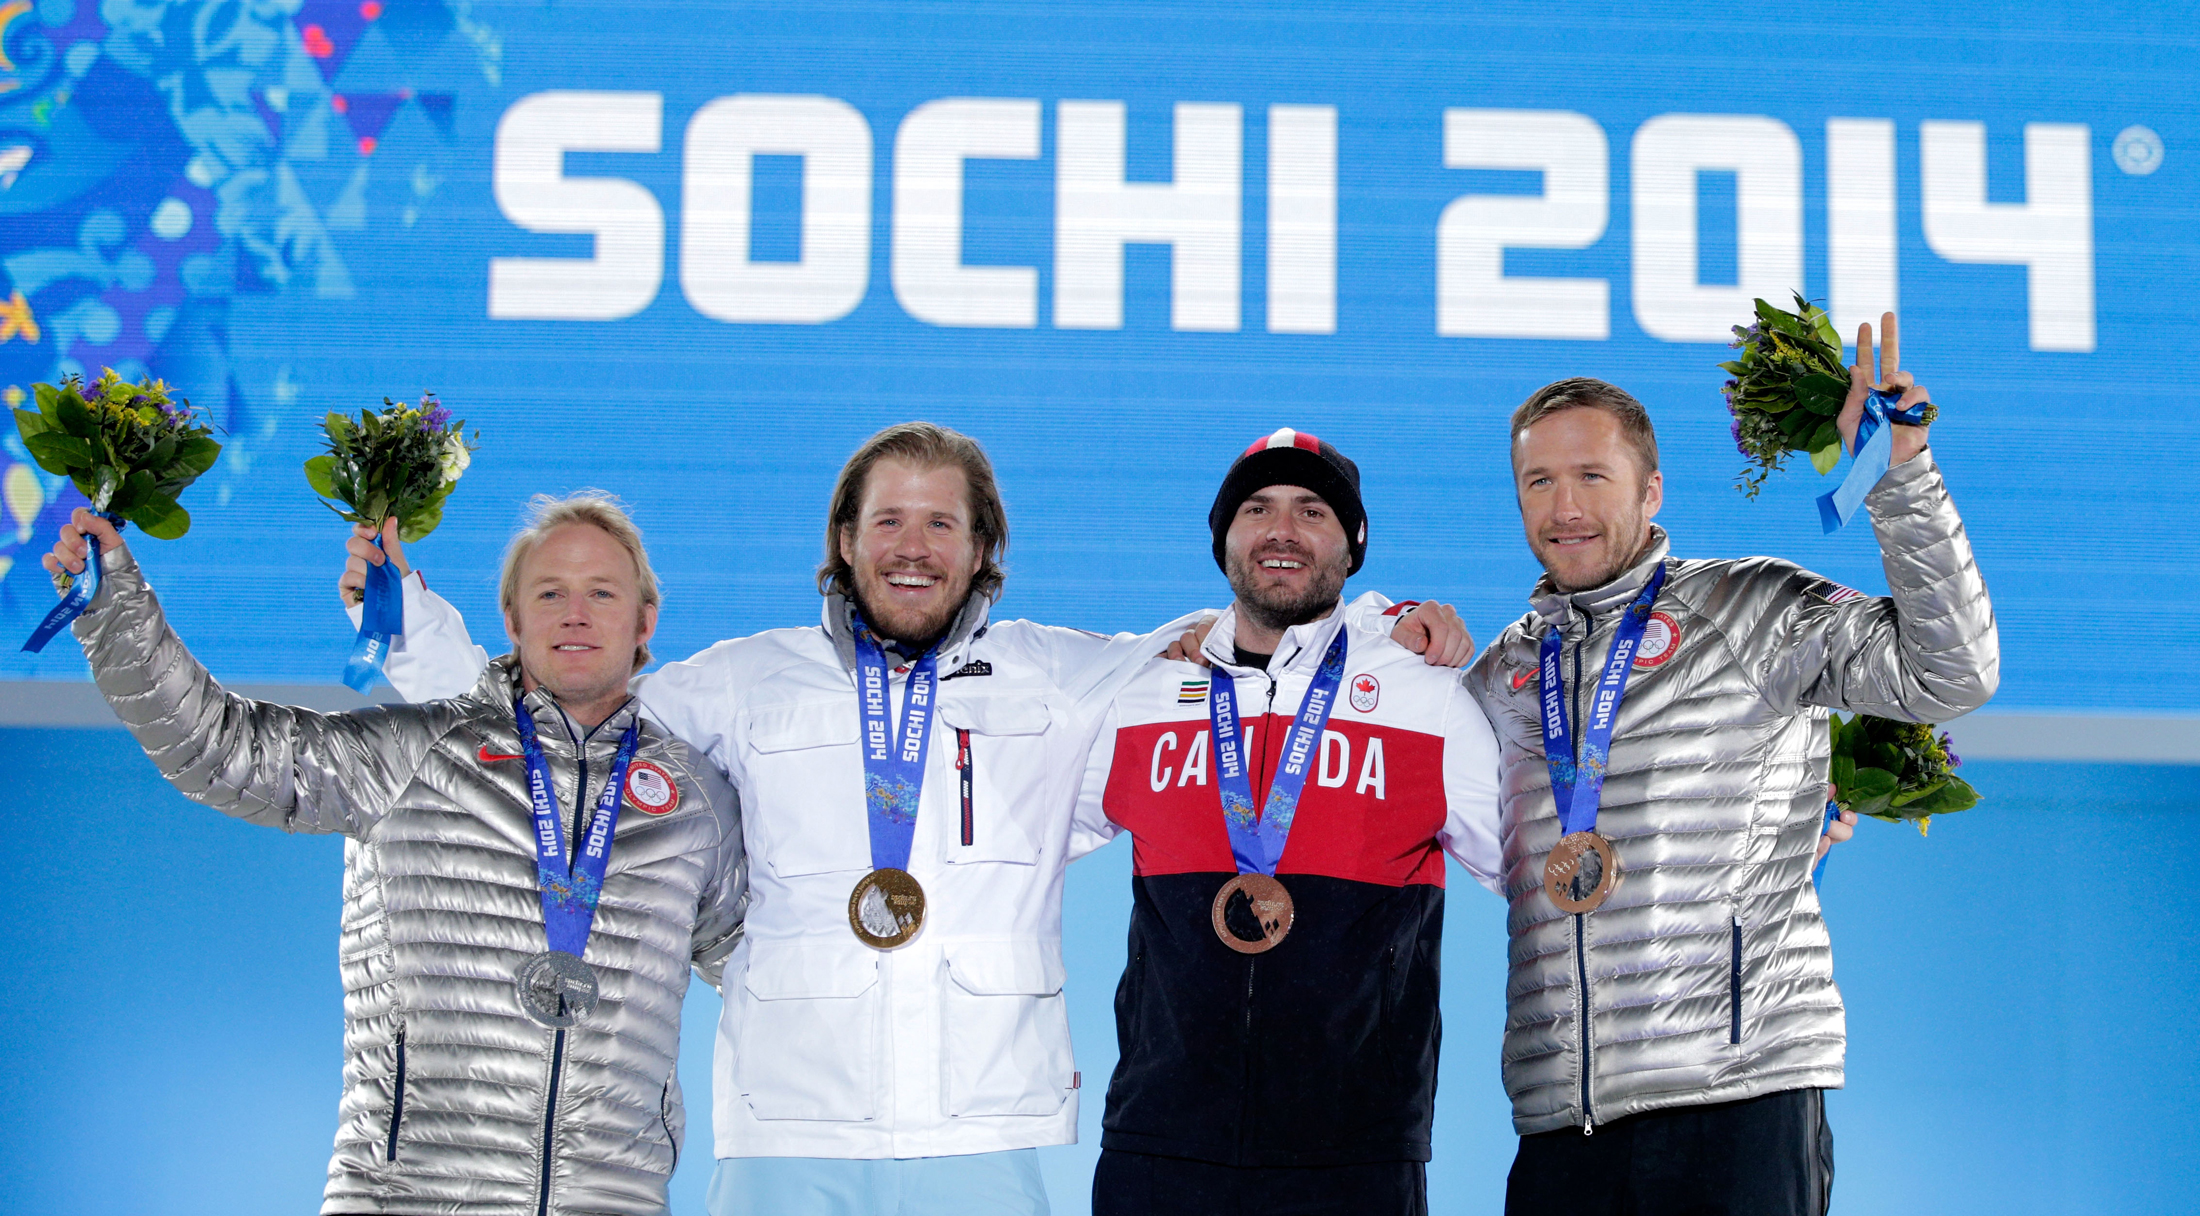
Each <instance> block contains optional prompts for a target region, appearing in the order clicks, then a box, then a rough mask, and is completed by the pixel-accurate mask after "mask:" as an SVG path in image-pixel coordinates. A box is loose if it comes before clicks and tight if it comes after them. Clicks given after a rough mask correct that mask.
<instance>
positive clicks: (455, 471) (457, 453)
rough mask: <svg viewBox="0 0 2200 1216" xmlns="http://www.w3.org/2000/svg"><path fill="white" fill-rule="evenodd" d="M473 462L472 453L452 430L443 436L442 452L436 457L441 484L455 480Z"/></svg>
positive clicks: (447, 483)
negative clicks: (441, 478) (441, 479)
mask: <svg viewBox="0 0 2200 1216" xmlns="http://www.w3.org/2000/svg"><path fill="white" fill-rule="evenodd" d="M473 462H474V458H473V453H471V452H468V451H467V450H466V443H465V441H464V440H462V439H460V438H459V437H458V435H457V434H456V433H455V432H454V433H452V434H449V435H446V436H444V437H443V454H442V455H441V456H439V457H437V458H436V467H437V468H438V469H439V470H441V471H442V473H443V484H445V485H449V484H450V483H452V482H454V481H457V480H458V479H459V476H460V475H461V474H463V473H465V471H466V466H467V465H470V464H472V463H473Z"/></svg>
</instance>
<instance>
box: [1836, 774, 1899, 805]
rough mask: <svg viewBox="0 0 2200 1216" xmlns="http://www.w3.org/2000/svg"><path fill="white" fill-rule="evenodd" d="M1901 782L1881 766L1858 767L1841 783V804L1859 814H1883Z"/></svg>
mask: <svg viewBox="0 0 2200 1216" xmlns="http://www.w3.org/2000/svg"><path fill="white" fill-rule="evenodd" d="M1900 789H1901V783H1900V782H1898V781H1896V780H1895V776H1894V774H1893V773H1890V772H1888V771H1887V770H1885V769H1883V768H1859V769H1857V770H1856V771H1855V772H1853V773H1851V774H1849V779H1848V780H1847V781H1846V782H1843V783H1842V785H1841V805H1843V806H1844V807H1846V808H1848V809H1849V810H1852V811H1855V812H1856V813H1857V814H1859V815H1884V814H1885V813H1886V811H1887V807H1888V805H1889V804H1890V803H1892V802H1893V801H1894V796H1895V793H1896V791H1898V790H1900Z"/></svg>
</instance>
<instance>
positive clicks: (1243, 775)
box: [1207, 624, 1345, 877]
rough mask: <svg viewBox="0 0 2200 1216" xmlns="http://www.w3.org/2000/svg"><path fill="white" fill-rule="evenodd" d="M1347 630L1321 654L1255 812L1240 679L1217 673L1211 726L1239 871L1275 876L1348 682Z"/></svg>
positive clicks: (1209, 708)
mask: <svg viewBox="0 0 2200 1216" xmlns="http://www.w3.org/2000/svg"><path fill="white" fill-rule="evenodd" d="M1344 633H1345V631H1344V628H1343V626H1342V625H1341V624H1340V625H1339V627H1338V629H1337V636H1336V639H1335V640H1334V641H1332V642H1330V643H1329V649H1328V650H1327V651H1325V652H1324V653H1323V654H1322V664H1321V666H1320V667H1318V668H1316V669H1315V671H1314V682H1313V683H1312V684H1310V685H1308V686H1307V689H1306V700H1305V701H1304V702H1302V703H1300V705H1299V713H1298V717H1297V718H1295V719H1293V720H1292V723H1291V733H1290V734H1289V735H1288V736H1287V737H1286V738H1285V740H1284V745H1283V767H1281V768H1279V769H1277V770H1276V779H1275V781H1274V782H1272V783H1271V784H1270V785H1269V786H1268V801H1267V803H1266V805H1264V806H1262V807H1261V808H1260V814H1259V815H1258V816H1255V815H1254V813H1253V781H1252V773H1251V771H1250V770H1249V769H1248V767H1247V764H1246V759H1247V757H1246V755H1245V735H1244V730H1243V727H1242V724H1241V723H1239V721H1238V712H1237V681H1236V680H1234V679H1232V678H1231V677H1230V676H1229V675H1228V674H1227V673H1218V674H1217V676H1216V678H1215V680H1214V683H1213V685H1212V689H1213V691H1211V692H1210V693H1209V694H1208V696H1207V725H1208V729H1209V732H1210V737H1211V738H1212V739H1213V740H1214V748H1215V788H1216V789H1217V790H1218V791H1220V792H1221V794H1222V824H1223V827H1224V828H1226V829H1227V830H1228V831H1229V833H1230V854H1231V856H1232V857H1234V858H1235V859H1236V860H1237V868H1238V873H1240V874H1267V875H1269V876H1271V877H1273V876H1274V875H1275V872H1276V863H1277V862H1280V861H1282V860H1283V846H1284V844H1285V843H1286V842H1287V841H1289V840H1290V838H1291V821H1292V820H1293V819H1294V818H1296V817H1297V815H1298V811H1299V791H1300V790H1302V789H1304V788H1306V774H1307V771H1308V770H1309V769H1311V768H1313V767H1314V757H1315V756H1316V755H1317V754H1319V752H1320V750H1321V741H1322V728H1323V727H1325V726H1328V725H1329V711H1331V710H1333V709H1335V708H1336V707H1337V686H1338V685H1340V684H1342V683H1344V655H1345V640H1344Z"/></svg>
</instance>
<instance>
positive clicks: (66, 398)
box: [15, 367, 222, 654]
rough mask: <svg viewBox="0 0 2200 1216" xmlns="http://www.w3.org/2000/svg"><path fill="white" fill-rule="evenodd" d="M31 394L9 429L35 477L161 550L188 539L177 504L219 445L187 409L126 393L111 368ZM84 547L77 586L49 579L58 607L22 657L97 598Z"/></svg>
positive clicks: (187, 519) (137, 387)
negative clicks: (42, 476) (68, 490)
mask: <svg viewBox="0 0 2200 1216" xmlns="http://www.w3.org/2000/svg"><path fill="white" fill-rule="evenodd" d="M31 387H32V390H33V392H34V393H35V395H36V398H37V403H38V408H37V409H35V410H26V409H18V410H16V411H15V429H16V430H17V431H18V432H20V433H21V434H22V436H23V447H24V448H25V450H27V451H29V452H30V455H31V459H33V460H35V461H37V462H38V467H39V468H42V469H44V470H46V471H47V472H48V473H52V474H54V475H56V476H60V477H66V478H68V479H69V480H70V481H72V482H74V483H75V484H76V488H77V489H78V490H79V491H81V492H82V493H83V495H84V497H86V498H89V499H91V500H92V509H93V510H94V511H97V512H99V513H100V514H101V515H104V516H106V517H107V519H108V520H109V521H110V522H112V523H113V524H114V525H115V526H116V527H118V528H119V527H122V526H123V525H124V523H125V522H129V523H135V524H136V525H137V526H138V527H140V528H143V529H144V530H145V534H146V535H147V536H157V537H159V538H160V539H162V540H174V539H176V538H177V537H179V536H182V535H183V534H184V533H186V532H189V531H190V530H191V513H190V512H189V511H186V510H184V509H183V507H182V506H181V505H179V504H178V503H177V502H176V498H177V496H178V495H180V494H182V493H183V491H184V489H185V487H187V486H189V485H190V484H191V483H192V482H194V481H197V480H198V479H199V475H200V474H201V473H204V472H206V471H207V470H208V469H211V468H213V467H214V461H215V459H216V458H217V457H219V456H220V455H221V454H222V445H221V444H220V443H219V442H217V441H216V440H215V439H214V433H213V432H214V428H213V427H211V426H209V425H207V423H206V421H205V420H204V419H203V418H201V417H200V416H199V415H198V414H197V413H195V412H194V411H193V410H192V409H191V403H190V402H188V401H184V400H182V399H181V398H171V397H170V396H169V392H168V386H167V385H166V384H164V383H162V382H161V381H159V380H141V381H139V382H138V383H136V384H128V383H125V382H124V381H123V379H122V377H121V376H118V375H116V374H115V370H114V369H113V368H111V367H110V368H106V369H104V371H103V374H102V375H101V376H100V377H99V379H98V380H97V381H96V382H94V383H92V384H89V385H87V384H85V383H84V378H83V377H82V376H70V377H69V378H68V379H66V380H63V381H62V382H61V383H60V384H36V385H32V386H31ZM85 539H86V541H87V542H88V543H89V545H90V551H89V553H88V555H87V556H88V558H89V560H88V561H87V562H86V563H85V566H84V577H83V578H82V579H81V580H78V579H73V578H71V577H69V575H68V574H67V573H66V572H63V573H60V574H57V575H55V576H54V588H55V589H56V590H58V591H60V592H62V593H63V594H62V597H61V602H60V603H58V604H55V605H54V607H53V611H51V612H49V613H47V614H46V618H45V619H44V620H42V621H40V622H39V623H38V627H37V628H36V629H34V630H32V631H31V636H30V640H29V641H26V642H24V643H23V649H24V650H26V651H29V652H31V653H33V654H36V653H38V652H39V651H41V650H44V649H45V648H46V643H47V642H50V641H52V640H53V637H54V635H55V634H57V633H59V632H61V630H62V629H63V628H64V627H66V626H67V625H68V623H69V622H70V621H73V620H75V619H76V618H77V617H78V616H81V615H82V614H83V612H84V609H85V608H87V607H89V606H90V604H91V602H92V596H94V595H96V594H98V592H99V538H98V537H94V536H88V537H86V538H85Z"/></svg>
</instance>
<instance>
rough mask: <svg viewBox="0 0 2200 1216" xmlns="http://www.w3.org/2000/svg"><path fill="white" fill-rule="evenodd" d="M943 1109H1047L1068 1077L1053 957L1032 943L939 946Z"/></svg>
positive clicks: (959, 1112)
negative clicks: (943, 970) (943, 964)
mask: <svg viewBox="0 0 2200 1216" xmlns="http://www.w3.org/2000/svg"><path fill="white" fill-rule="evenodd" d="M947 972H948V982H947V983H946V984H944V985H943V986H942V1006H941V1009H940V1022H941V1026H942V1029H943V1033H944V1035H945V1038H946V1056H947V1113H948V1115H949V1116H950V1117H958V1118H959V1117H965V1116H976V1115H1051V1114H1054V1113H1056V1112H1058V1111H1060V1110H1061V1109H1062V1104H1063V1103H1064V1102H1067V1101H1068V1100H1069V1093H1070V1088H1071V1086H1072V1085H1073V1084H1074V1083H1075V1079H1074V1071H1075V1063H1074V1061H1073V1060H1072V1058H1071V1055H1070V1045H1069V1014H1068V1011H1067V1010H1066V1009H1065V1008H1064V1007H1063V1003H1062V961H1061V958H1060V956H1059V955H1058V954H1057V953H1055V952H1053V951H1050V950H1047V949H1046V948H1045V947H1043V946H1042V945H1040V944H1039V943H1037V942H960V943H957V944H955V945H951V946H949V947H948V948H947Z"/></svg>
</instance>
